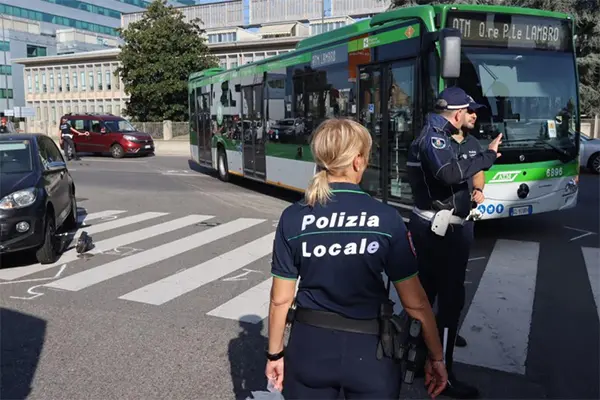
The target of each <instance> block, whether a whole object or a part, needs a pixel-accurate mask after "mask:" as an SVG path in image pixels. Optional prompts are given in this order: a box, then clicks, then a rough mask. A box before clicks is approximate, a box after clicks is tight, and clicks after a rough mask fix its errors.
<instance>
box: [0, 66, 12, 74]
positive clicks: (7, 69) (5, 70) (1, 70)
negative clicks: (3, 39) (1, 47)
mask: <svg viewBox="0 0 600 400" xmlns="http://www.w3.org/2000/svg"><path fill="white" fill-rule="evenodd" d="M0 75H12V66H10V65H0Z"/></svg>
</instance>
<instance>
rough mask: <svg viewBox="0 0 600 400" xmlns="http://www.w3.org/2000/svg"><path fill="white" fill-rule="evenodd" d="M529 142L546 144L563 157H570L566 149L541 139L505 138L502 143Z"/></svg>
mask: <svg viewBox="0 0 600 400" xmlns="http://www.w3.org/2000/svg"><path fill="white" fill-rule="evenodd" d="M530 142H533V144H534V145H543V146H546V147H548V148H550V149H552V150H554V151H555V152H557V153H558V154H560V155H562V156H564V157H568V158H569V159H570V158H571V154H570V153H569V152H568V151H566V150H565V149H562V148H560V147H558V146H555V145H553V144H552V143H550V142H547V141H545V140H542V139H516V140H507V141H506V142H504V143H506V144H509V143H530Z"/></svg>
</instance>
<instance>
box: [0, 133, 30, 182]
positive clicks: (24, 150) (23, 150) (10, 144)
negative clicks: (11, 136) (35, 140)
mask: <svg viewBox="0 0 600 400" xmlns="http://www.w3.org/2000/svg"><path fill="white" fill-rule="evenodd" d="M31 171H33V159H32V158H31V143H30V142H29V140H10V141H9V140H3V141H0V173H2V174H14V173H23V172H31Z"/></svg>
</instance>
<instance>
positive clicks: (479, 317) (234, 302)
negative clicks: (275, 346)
mask: <svg viewBox="0 0 600 400" xmlns="http://www.w3.org/2000/svg"><path fill="white" fill-rule="evenodd" d="M79 221H80V222H83V223H84V224H89V225H86V226H80V227H79V229H78V230H77V231H76V232H75V240H76V238H77V237H78V235H79V233H80V232H81V231H84V230H85V231H86V232H88V233H90V234H94V235H99V236H100V237H101V238H102V239H101V240H95V248H94V249H92V250H90V251H89V252H88V254H91V255H96V256H98V257H94V258H93V259H92V260H93V261H90V265H92V266H91V267H87V268H85V269H83V270H78V269H74V268H73V269H69V268H67V270H66V273H65V274H64V275H63V276H62V277H61V278H58V279H57V280H54V281H45V282H47V283H45V284H44V285H43V286H42V288H41V289H43V288H44V287H46V288H53V289H59V290H61V291H67V292H79V291H82V292H83V291H84V290H85V289H87V288H90V287H92V286H96V285H98V286H99V285H111V283H113V282H114V278H118V277H121V276H124V275H125V274H141V273H142V272H141V270H142V269H144V268H146V267H149V266H151V265H155V264H158V263H160V262H161V261H165V260H168V259H171V258H173V257H177V256H179V255H181V254H184V253H188V252H190V253H191V252H194V253H193V254H198V255H200V257H202V259H203V260H206V261H202V262H196V263H190V264H191V265H183V269H179V270H177V271H175V270H170V271H168V273H167V274H166V276H165V275H162V276H161V277H160V278H157V279H156V280H155V281H153V282H149V283H148V282H147V281H146V282H145V283H144V284H139V285H137V286H136V287H128V289H127V290H125V291H123V292H121V293H118V294H115V295H114V296H115V299H114V300H115V301H122V302H124V303H128V304H131V305H132V307H160V306H163V305H164V306H167V305H168V304H169V303H170V302H172V301H173V300H175V299H180V298H183V296H188V297H190V298H193V296H202V289H205V290H208V287H209V285H211V284H216V283H217V282H218V281H219V280H221V279H223V278H226V277H227V278H228V279H225V280H226V281H227V282H224V283H222V284H227V285H233V286H232V287H236V286H235V285H236V284H232V283H230V282H236V281H240V280H251V281H252V285H253V286H247V285H245V284H241V285H240V289H239V290H237V291H236V290H234V293H233V294H232V295H231V296H229V297H227V298H226V299H221V300H220V302H219V303H218V304H214V303H209V304H210V305H209V306H207V307H206V309H204V310H202V312H203V313H206V315H209V316H211V317H213V318H223V319H228V320H235V321H243V322H247V323H260V322H261V321H263V320H264V319H265V318H267V317H268V310H269V300H270V299H269V292H270V289H271V278H270V277H268V270H269V267H268V266H269V264H270V259H271V252H272V248H273V240H274V236H275V232H274V230H275V227H273V226H272V224H271V223H269V221H270V220H269V219H260V218H226V219H225V220H224V221H221V220H219V221H218V222H217V218H216V217H215V216H213V215H186V216H175V215H173V214H171V213H164V212H144V213H138V214H134V213H129V212H127V211H124V210H107V211H100V212H96V213H90V214H87V215H83V216H80V217H79ZM265 222H266V223H265ZM194 225H202V228H197V227H194V228H193V229H196V230H197V229H200V231H196V232H193V233H189V232H190V230H191V229H192V227H193V226H194ZM251 228H252V229H251ZM184 229H185V231H184ZM167 234H170V236H172V238H169V239H168V240H165V241H163V242H161V244H160V245H159V246H154V247H151V248H148V246H147V245H146V244H145V242H146V241H147V240H149V239H152V238H160V237H163V236H164V235H167ZM177 235H178V237H179V238H177V237H175V236H177ZM242 239H243V240H242ZM221 240H223V241H231V245H230V246H227V245H226V246H222V243H218V242H219V241H221ZM240 241H241V242H240ZM227 243H229V242H227ZM130 245H134V246H136V247H139V249H136V252H135V254H133V255H127V254H126V255H124V256H121V257H119V258H116V259H115V258H114V256H119V255H120V254H123V251H121V252H115V251H114V250H115V249H118V248H121V249H123V248H125V247H126V246H130ZM144 246H146V247H144ZM211 246H216V247H218V248H219V251H218V252H214V253H213V251H214V250H213V249H214V247H211ZM490 250H491V254H490V256H489V257H475V258H473V259H472V260H475V261H477V262H478V263H480V265H482V266H483V264H484V263H486V259H487V263H486V265H485V269H483V271H482V274H483V275H482V276H481V279H480V280H479V281H477V282H473V285H475V286H476V291H475V296H474V298H473V300H472V302H471V303H470V304H468V305H467V306H466V309H465V312H466V317H465V320H464V322H463V325H462V328H461V335H462V336H464V337H465V339H466V340H467V343H468V345H467V347H465V348H456V349H455V360H456V361H457V362H461V363H465V364H469V365H475V366H481V367H486V368H491V369H495V370H500V371H504V372H509V373H516V374H521V375H524V374H526V372H527V371H526V364H527V363H526V362H527V356H528V350H529V335H530V332H531V325H532V315H533V307H534V298H535V294H536V290H535V289H536V281H537V279H538V275H539V273H538V268H539V256H540V244H539V243H536V242H524V241H515V240H502V239H498V240H496V241H495V244H494V247H493V249H490ZM581 251H582V259H583V260H584V262H585V268H586V272H587V278H588V280H589V282H586V284H587V285H589V286H587V287H589V288H590V289H591V293H592V294H593V299H594V301H595V304H594V307H595V309H596V311H598V310H600V265H599V260H600V249H598V248H586V247H583V248H581ZM204 254H211V255H210V257H204ZM187 259H189V258H186V260H187ZM79 260H80V256H79V255H78V254H77V253H76V251H75V249H70V250H68V251H66V252H64V253H63V254H62V256H61V257H60V259H59V260H58V262H56V263H54V264H49V265H41V264H34V265H30V266H25V267H16V268H4V269H0V280H4V281H5V282H3V283H2V284H3V285H6V284H8V283H9V282H11V281H13V280H16V279H18V278H23V277H28V276H29V275H34V274H38V273H40V272H42V271H46V270H48V269H51V268H54V267H60V266H62V265H64V264H70V263H77V262H78V261H79ZM193 264H196V265H193ZM251 264H254V265H253V266H251ZM258 264H261V265H262V267H258V266H257V265H258ZM248 268H252V270H249V269H248ZM257 269H260V271H256V270H257ZM243 270H245V271H249V272H247V273H244V272H243ZM69 272H70V273H69ZM161 272H162V270H161ZM250 272H252V273H251V274H250ZM542 272H543V271H542ZM232 274H233V275H232ZM241 276H243V277H242V278H239V277H241ZM43 277H44V275H43V274H40V275H36V276H34V277H32V278H43ZM236 277H237V278H236ZM27 279H29V277H28V278H27ZM47 279H50V278H47ZM132 281H133V282H135V280H130V281H128V284H129V283H131V282H132ZM241 287H243V289H242V288H241ZM38 290H40V289H38ZM588 290H589V289H588ZM127 291H129V292H127ZM390 292H391V293H390V296H391V299H392V300H393V301H394V302H395V304H396V306H395V312H397V313H398V312H400V311H401V310H402V305H401V303H400V300H399V299H398V296H397V294H396V293H395V289H394V287H393V286H392V287H391V290H390ZM57 293H58V294H56V295H58V296H60V295H62V294H61V292H60V291H59V292H57ZM113 293H114V292H113ZM589 293H590V291H588V292H587V295H588V296H589ZM208 300H210V299H208ZM175 306H177V305H175ZM589 311H591V309H590V310H589ZM598 318H600V311H598Z"/></svg>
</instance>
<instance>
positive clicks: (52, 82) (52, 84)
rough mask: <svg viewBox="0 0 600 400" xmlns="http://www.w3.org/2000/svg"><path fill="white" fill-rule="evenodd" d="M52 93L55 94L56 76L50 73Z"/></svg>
mask: <svg viewBox="0 0 600 400" xmlns="http://www.w3.org/2000/svg"><path fill="white" fill-rule="evenodd" d="M50 91H51V92H54V74H53V73H52V72H50Z"/></svg>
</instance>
